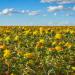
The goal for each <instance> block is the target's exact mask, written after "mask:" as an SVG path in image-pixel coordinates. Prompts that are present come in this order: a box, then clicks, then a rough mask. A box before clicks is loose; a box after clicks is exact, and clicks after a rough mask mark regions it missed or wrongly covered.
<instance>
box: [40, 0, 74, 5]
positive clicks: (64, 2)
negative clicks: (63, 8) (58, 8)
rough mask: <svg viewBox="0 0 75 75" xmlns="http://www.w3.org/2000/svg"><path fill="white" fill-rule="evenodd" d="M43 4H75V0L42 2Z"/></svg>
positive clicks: (42, 0) (44, 0) (47, 0)
mask: <svg viewBox="0 0 75 75" xmlns="http://www.w3.org/2000/svg"><path fill="white" fill-rule="evenodd" d="M41 2H42V3H58V4H67V3H75V0H41Z"/></svg>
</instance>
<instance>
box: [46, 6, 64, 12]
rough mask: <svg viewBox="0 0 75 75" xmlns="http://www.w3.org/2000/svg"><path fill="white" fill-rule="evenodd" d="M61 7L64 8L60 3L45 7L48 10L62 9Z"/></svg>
mask: <svg viewBox="0 0 75 75" xmlns="http://www.w3.org/2000/svg"><path fill="white" fill-rule="evenodd" d="M63 9H64V6H62V5H59V6H49V7H47V10H48V12H55V11H60V10H63Z"/></svg>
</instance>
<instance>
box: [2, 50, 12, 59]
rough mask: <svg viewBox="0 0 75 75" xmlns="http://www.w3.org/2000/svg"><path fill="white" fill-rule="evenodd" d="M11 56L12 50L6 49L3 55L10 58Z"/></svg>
mask: <svg viewBox="0 0 75 75" xmlns="http://www.w3.org/2000/svg"><path fill="white" fill-rule="evenodd" d="M10 56H11V51H10V50H8V49H6V50H4V54H3V57H4V58H8V57H10Z"/></svg>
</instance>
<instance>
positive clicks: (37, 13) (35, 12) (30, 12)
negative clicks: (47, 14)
mask: <svg viewBox="0 0 75 75" xmlns="http://www.w3.org/2000/svg"><path fill="white" fill-rule="evenodd" d="M39 14H40V13H39V11H29V12H28V15H39Z"/></svg>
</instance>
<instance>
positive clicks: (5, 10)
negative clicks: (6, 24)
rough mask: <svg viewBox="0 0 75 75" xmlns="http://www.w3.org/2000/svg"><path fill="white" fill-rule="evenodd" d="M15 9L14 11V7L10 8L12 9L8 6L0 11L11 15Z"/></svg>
mask: <svg viewBox="0 0 75 75" xmlns="http://www.w3.org/2000/svg"><path fill="white" fill-rule="evenodd" d="M13 11H14V8H10V9H8V8H6V9H3V10H2V11H1V12H0V14H2V15H10V14H12V12H13Z"/></svg>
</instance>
